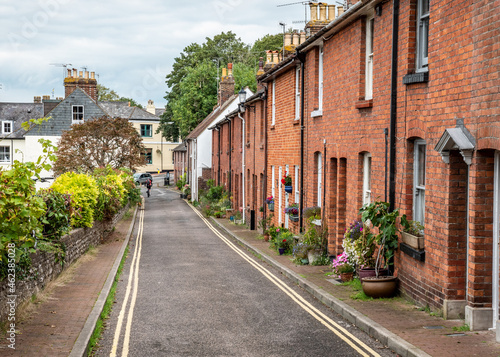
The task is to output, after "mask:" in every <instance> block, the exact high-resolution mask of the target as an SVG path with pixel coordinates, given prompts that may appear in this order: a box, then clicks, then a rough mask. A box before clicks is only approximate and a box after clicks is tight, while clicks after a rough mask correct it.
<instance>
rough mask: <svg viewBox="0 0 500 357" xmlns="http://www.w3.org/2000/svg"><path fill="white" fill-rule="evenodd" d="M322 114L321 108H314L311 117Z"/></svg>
mask: <svg viewBox="0 0 500 357" xmlns="http://www.w3.org/2000/svg"><path fill="white" fill-rule="evenodd" d="M321 116H323V110H314V111H312V112H311V118H317V117H321Z"/></svg>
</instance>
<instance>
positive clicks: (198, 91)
mask: <svg viewBox="0 0 500 357" xmlns="http://www.w3.org/2000/svg"><path fill="white" fill-rule="evenodd" d="M282 43H283V35H281V34H278V35H267V36H264V37H263V38H262V39H259V40H257V41H256V42H255V44H254V45H253V47H250V46H249V45H247V44H244V43H243V42H242V41H241V39H240V38H238V37H237V36H236V35H235V34H234V33H233V32H231V31H229V32H227V33H225V32H222V33H220V34H219V35H216V36H214V37H213V38H209V37H207V38H206V41H205V43H203V44H202V45H199V44H197V43H192V44H190V45H189V46H187V47H186V48H184V50H183V52H182V53H181V54H180V56H179V57H176V58H175V60H174V64H173V66H172V71H171V72H170V73H169V74H167V76H166V83H167V85H168V86H169V91H168V92H167V93H166V96H165V99H166V100H167V105H166V108H165V113H164V114H163V115H162V117H161V121H160V126H159V127H158V131H157V132H162V134H163V136H164V137H165V138H166V139H167V140H172V141H173V140H176V139H177V137H178V136H176V135H178V134H179V133H180V135H181V137H185V136H186V135H187V134H188V133H189V132H190V131H191V130H193V129H194V128H195V127H196V126H197V125H198V124H199V123H200V122H201V121H202V120H203V119H204V118H205V117H206V116H207V115H208V114H209V113H210V112H211V111H212V109H213V106H214V105H215V104H216V103H217V77H218V76H219V75H220V68H222V67H225V66H226V65H227V64H228V63H229V62H232V63H233V75H234V78H235V92H238V91H239V90H240V89H241V88H243V87H246V86H248V87H250V89H251V90H252V91H255V90H256V87H257V82H256V78H255V74H256V72H257V68H258V61H259V57H265V50H277V49H280V48H281V46H282ZM218 71H219V72H218Z"/></svg>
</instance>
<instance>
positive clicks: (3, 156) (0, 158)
mask: <svg viewBox="0 0 500 357" xmlns="http://www.w3.org/2000/svg"><path fill="white" fill-rule="evenodd" d="M11 158H12V153H11V152H10V146H0V163H2V164H5V163H10V162H11Z"/></svg>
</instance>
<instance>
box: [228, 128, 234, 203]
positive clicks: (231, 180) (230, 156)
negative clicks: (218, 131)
mask: <svg viewBox="0 0 500 357" xmlns="http://www.w3.org/2000/svg"><path fill="white" fill-rule="evenodd" d="M228 124H229V180H228V181H229V183H228V187H229V190H228V191H229V192H231V195H232V193H233V187H232V185H231V183H232V182H233V175H232V174H231V161H232V151H233V142H232V140H233V138H232V135H231V119H229V123H228Z"/></svg>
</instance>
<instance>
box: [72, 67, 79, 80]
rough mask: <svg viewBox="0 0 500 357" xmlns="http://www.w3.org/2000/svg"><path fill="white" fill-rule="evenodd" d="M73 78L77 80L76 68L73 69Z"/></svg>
mask: <svg viewBox="0 0 500 357" xmlns="http://www.w3.org/2000/svg"><path fill="white" fill-rule="evenodd" d="M73 78H78V76H77V71H76V68H73Z"/></svg>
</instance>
